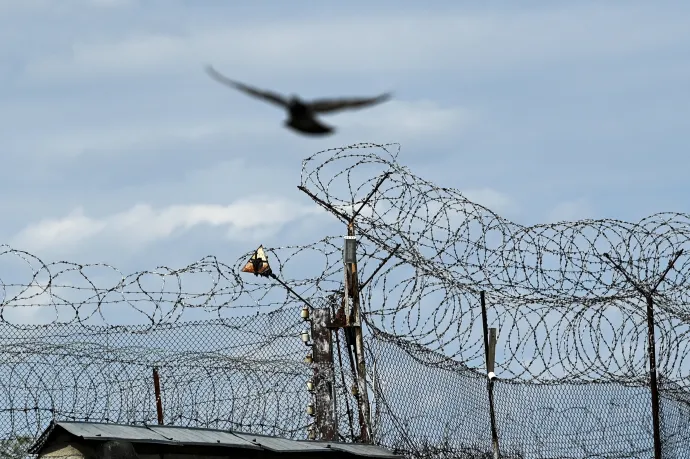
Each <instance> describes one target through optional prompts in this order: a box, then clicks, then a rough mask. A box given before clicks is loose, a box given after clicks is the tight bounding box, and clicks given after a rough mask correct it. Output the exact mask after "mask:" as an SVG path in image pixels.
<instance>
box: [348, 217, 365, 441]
mask: <svg viewBox="0 0 690 459" xmlns="http://www.w3.org/2000/svg"><path fill="white" fill-rule="evenodd" d="M347 235H348V236H351V237H354V235H355V224H354V222H350V223H349V224H348V225H347ZM345 269H346V271H347V276H346V278H347V280H348V285H346V286H345V288H346V291H348V293H349V296H350V298H352V310H351V315H350V317H347V319H348V320H347V325H348V326H350V327H352V328H353V329H354V333H355V360H356V362H357V401H358V403H359V413H360V434H359V439H360V441H361V442H362V443H369V442H371V414H370V409H369V391H368V389H367V380H366V374H367V373H366V360H365V358H364V337H363V335H362V320H361V312H360V305H359V284H358V281H357V263H356V262H355V263H349V264H348V265H346V267H345Z"/></svg>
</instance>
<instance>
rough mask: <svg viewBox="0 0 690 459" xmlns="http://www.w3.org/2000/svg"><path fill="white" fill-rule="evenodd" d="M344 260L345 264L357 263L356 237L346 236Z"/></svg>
mask: <svg viewBox="0 0 690 459" xmlns="http://www.w3.org/2000/svg"><path fill="white" fill-rule="evenodd" d="M343 259H344V261H345V263H357V239H356V238H355V236H345V247H344V249H343Z"/></svg>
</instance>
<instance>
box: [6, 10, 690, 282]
mask: <svg viewBox="0 0 690 459" xmlns="http://www.w3.org/2000/svg"><path fill="white" fill-rule="evenodd" d="M427 5H428V4H423V3H418V2H392V1H386V2H377V3H376V4H374V5H371V4H369V3H367V4H366V6H365V4H364V3H358V2H356V1H355V2H347V3H344V2H320V3H318V4H316V5H315V4H314V3H313V2H309V3H308V2H299V1H295V2H290V4H289V5H288V4H287V3H280V2H263V3H261V4H258V3H256V4H250V3H246V4H243V5H240V4H238V3H237V2H232V3H231V2H219V1H209V2H189V1H187V2H185V1H175V0H166V1H165V2H163V1H137V0H71V1H61V2H55V1H52V2H51V1H38V0H36V1H32V0H25V1H21V2H19V1H7V0H5V1H2V2H0V11H1V12H2V14H1V15H0V31H1V32H0V79H1V80H2V86H0V88H2V89H0V100H1V101H2V104H1V105H0V120H1V122H2V126H3V130H2V132H3V136H2V138H3V144H4V145H3V146H4V148H3V156H4V164H3V180H2V181H1V183H0V192H2V193H3V194H4V195H5V197H6V198H5V199H3V200H2V204H0V206H2V214H3V216H4V219H3V225H2V229H0V232H1V234H0V239H1V240H2V241H3V242H4V243H7V244H10V245H11V246H12V247H14V248H17V249H24V250H28V251H30V252H32V253H34V254H36V255H38V256H39V257H41V258H44V259H47V260H55V259H68V260H70V261H78V262H106V263H111V264H114V265H116V266H118V267H119V268H120V269H122V270H123V271H125V272H128V271H131V270H135V269H141V268H151V267H155V266H157V265H160V264H166V265H173V266H181V265H186V264H187V263H190V262H192V261H194V260H195V259H197V258H200V257H202V256H204V255H207V254H214V255H217V256H218V257H220V258H221V259H229V260H235V259H236V257H238V256H239V255H240V254H241V253H243V252H245V251H246V250H250V249H252V248H253V247H254V246H255V245H257V244H258V243H263V244H265V245H267V246H280V245H287V244H292V243H298V242H302V241H306V240H316V239H318V238H320V237H322V236H324V235H325V234H326V233H330V234H333V231H334V228H335V231H339V230H338V229H337V227H333V226H329V225H330V223H331V222H332V219H331V218H330V216H324V215H323V213H321V212H318V211H317V212H314V209H313V206H312V204H311V202H310V201H309V200H308V198H306V196H304V195H302V194H301V193H300V192H299V191H298V190H297V189H296V185H297V184H299V173H300V167H301V160H302V159H303V158H304V157H306V156H308V155H311V154H313V153H315V152H317V151H319V150H323V149H326V148H331V147H338V146H343V145H347V144H350V143H354V142H361V141H373V142H377V143H386V142H399V143H401V145H402V149H401V153H400V156H399V161H400V162H401V163H402V164H403V165H405V166H408V167H410V169H411V170H412V171H413V172H414V173H415V174H417V175H420V176H422V177H424V178H426V179H428V180H432V181H434V182H436V183H438V184H439V185H442V186H446V187H453V188H457V189H459V190H462V191H464V192H466V194H467V195H468V196H469V197H471V198H473V199H476V200H478V201H479V202H480V203H482V204H485V205H486V206H488V207H489V208H492V209H493V210H495V211H497V212H498V213H500V214H502V215H504V216H506V217H508V218H511V219H513V220H515V221H516V222H519V223H525V224H528V223H541V222H546V221H551V220H560V219H577V218H584V217H614V218H623V219H632V220H637V219H639V218H641V217H643V216H646V215H648V214H651V213H655V212H658V211H687V210H688V199H687V196H688V189H687V187H686V186H685V174H684V170H685V169H686V165H687V164H688V162H689V161H690V160H688V159H686V154H685V153H686V148H685V147H686V146H687V141H686V131H687V129H686V127H687V124H688V122H687V120H688V119H690V117H689V116H688V115H689V113H688V112H689V111H690V108H689V107H690V104H689V103H688V102H689V99H690V94H689V93H688V92H687V91H686V90H685V89H686V82H687V78H688V76H690V64H689V63H688V59H687V56H688V50H689V49H690V46H689V45H690V29H688V28H687V22H686V17H687V16H686V13H687V12H688V11H687V10H688V7H687V6H682V5H681V4H680V3H678V2H677V3H672V2H655V3H653V4H652V3H649V2H625V3H622V2H585V1H582V2H529V3H522V4H521V5H520V7H517V6H516V5H514V4H510V3H508V2H495V3H492V5H491V6H486V5H485V6H481V7H480V6H476V5H475V6H470V5H469V4H468V3H465V4H463V3H461V2H435V3H434V7H433V8H430V7H429V6H427ZM207 63H211V64H213V65H214V66H215V67H216V68H217V69H218V70H220V71H221V72H223V73H225V74H227V75H229V76H231V77H233V78H235V79H238V80H240V81H245V82H248V83H251V84H254V85H257V86H259V87H265V88H269V89H274V90H277V91H282V92H285V93H293V92H294V93H297V94H300V95H303V96H304V97H321V96H330V95H369V94H371V95H373V94H377V93H379V92H381V91H384V90H393V91H394V92H395V100H394V101H392V102H389V103H387V104H384V105H382V106H379V107H376V108H372V109H370V110H366V111H361V112H352V113H345V114H339V115H334V116H332V117H330V116H329V117H328V118H327V119H326V121H327V122H329V123H333V124H334V125H336V126H337V127H338V129H339V130H338V132H337V133H336V135H334V136H331V137H326V138H321V139H312V138H302V137H298V136H296V135H294V134H293V133H292V132H290V131H288V130H286V129H284V128H283V127H282V126H281V123H282V120H283V116H284V114H283V113H281V112H280V111H279V110H277V109H275V108H274V107H272V106H270V105H267V104H264V103H262V102H260V101H256V100H252V99H250V98H247V97H246V96H244V95H242V94H240V93H237V92H235V91H232V90H230V89H229V88H226V87H223V86H221V85H219V84H217V83H216V82H214V81H212V80H211V79H210V78H208V76H207V75H206V74H205V73H204V72H203V65H205V64H207ZM256 180H258V181H259V182H260V184H261V185H260V186H259V187H258V190H257V188H256V186H253V185H252V184H253V183H256ZM250 187H253V188H250ZM257 216H260V217H261V218H264V219H266V218H267V219H268V222H261V221H259V219H258V218H257ZM335 234H337V232H336V233H335Z"/></svg>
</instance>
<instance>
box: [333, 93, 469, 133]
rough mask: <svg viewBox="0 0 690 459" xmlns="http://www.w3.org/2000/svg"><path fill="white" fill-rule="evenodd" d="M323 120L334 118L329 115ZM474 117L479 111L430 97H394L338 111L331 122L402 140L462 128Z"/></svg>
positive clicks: (459, 130) (363, 131)
mask: <svg viewBox="0 0 690 459" xmlns="http://www.w3.org/2000/svg"><path fill="white" fill-rule="evenodd" d="M324 121H326V122H327V123H330V122H331V120H330V119H328V118H327V117H324ZM474 121H476V115H474V114H472V113H471V112H470V111H469V110H466V109H463V108H460V107H443V106H441V104H438V103H436V102H432V101H427V100H418V101H402V100H393V101H390V102H386V103H385V104H384V105H381V106H380V107H376V108H370V109H367V110H365V111H357V112H348V113H343V114H339V115H337V117H336V118H334V119H333V121H332V122H333V123H337V125H338V126H342V127H343V128H344V129H343V130H350V129H351V130H353V131H356V132H357V133H358V135H360V136H373V135H375V136H376V137H377V138H379V139H395V140H396V141H399V142H402V141H404V140H406V139H408V138H415V137H419V136H425V135H431V134H445V133H448V132H449V131H452V132H455V133H458V132H462V131H464V130H465V129H466V128H468V127H469V126H470V125H471V123H472V122H474Z"/></svg>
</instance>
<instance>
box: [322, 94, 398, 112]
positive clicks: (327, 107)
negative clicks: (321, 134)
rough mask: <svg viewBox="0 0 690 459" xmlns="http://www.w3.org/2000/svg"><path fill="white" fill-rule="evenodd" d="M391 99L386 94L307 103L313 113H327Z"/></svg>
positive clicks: (389, 95)
mask: <svg viewBox="0 0 690 459" xmlns="http://www.w3.org/2000/svg"><path fill="white" fill-rule="evenodd" d="M390 98H391V93H389V92H387V93H385V94H381V95H380V96H376V97H362V98H342V99H321V100H314V101H312V102H310V103H309V108H310V109H311V110H312V111H313V112H314V113H329V112H336V111H338V110H346V109H349V108H363V107H368V106H370V105H376V104H380V103H382V102H385V101H387V100H388V99H390Z"/></svg>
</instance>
